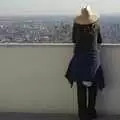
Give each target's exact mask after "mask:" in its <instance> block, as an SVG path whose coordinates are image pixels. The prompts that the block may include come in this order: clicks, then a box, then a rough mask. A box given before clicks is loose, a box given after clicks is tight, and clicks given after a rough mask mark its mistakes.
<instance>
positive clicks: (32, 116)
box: [0, 112, 120, 120]
mask: <svg viewBox="0 0 120 120" xmlns="http://www.w3.org/2000/svg"><path fill="white" fill-rule="evenodd" d="M0 120H79V118H78V116H77V115H73V114H40V113H16V112H0ZM96 120H120V115H116V116H114V115H111V116H105V115H101V116H99V118H98V119H96Z"/></svg>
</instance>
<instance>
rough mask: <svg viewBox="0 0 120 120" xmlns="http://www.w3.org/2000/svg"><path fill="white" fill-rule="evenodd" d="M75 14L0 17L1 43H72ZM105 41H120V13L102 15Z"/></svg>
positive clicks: (102, 33) (102, 30) (102, 32)
mask: <svg viewBox="0 0 120 120" xmlns="http://www.w3.org/2000/svg"><path fill="white" fill-rule="evenodd" d="M73 19H74V16H28V17H22V16H21V17H20V16H19V17H18V16H16V17H15V16H14V17H0V43H71V42H72V25H73ZM100 27H101V35H102V38H103V42H104V43H119V42H120V15H113V16H112V15H102V16H101V17H100Z"/></svg>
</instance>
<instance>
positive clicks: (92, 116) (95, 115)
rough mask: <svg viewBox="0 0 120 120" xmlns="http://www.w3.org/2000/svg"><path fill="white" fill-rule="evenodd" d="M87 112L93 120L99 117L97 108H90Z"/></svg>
mask: <svg viewBox="0 0 120 120" xmlns="http://www.w3.org/2000/svg"><path fill="white" fill-rule="evenodd" d="M87 114H88V117H89V118H90V119H91V120H92V119H96V118H97V117H98V116H97V113H96V110H95V109H94V110H88V112H87Z"/></svg>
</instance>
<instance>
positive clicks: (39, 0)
mask: <svg viewBox="0 0 120 120" xmlns="http://www.w3.org/2000/svg"><path fill="white" fill-rule="evenodd" d="M86 1H87V3H89V4H90V5H91V6H92V8H94V9H95V10H96V11H97V12H99V13H115V12H118V13H120V0H102V1H101V0H86ZM81 3H84V0H0V15H23V14H24V15H26V14H27V15H30V14H76V13H78V12H79V11H80V6H81Z"/></svg>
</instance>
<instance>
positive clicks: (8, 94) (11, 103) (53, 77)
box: [0, 45, 120, 114]
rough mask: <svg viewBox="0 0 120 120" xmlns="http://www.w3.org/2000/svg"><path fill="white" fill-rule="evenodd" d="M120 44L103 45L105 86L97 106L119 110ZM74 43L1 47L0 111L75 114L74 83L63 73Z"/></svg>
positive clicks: (117, 111) (109, 111)
mask: <svg viewBox="0 0 120 120" xmlns="http://www.w3.org/2000/svg"><path fill="white" fill-rule="evenodd" d="M119 53H120V46H103V47H102V51H101V58H102V59H101V61H102V64H103V68H104V74H105V79H106V84H107V86H106V88H105V89H104V91H103V92H102V93H101V92H99V95H98V99H97V110H98V111H101V112H103V113H107V114H112V113H114V114H120V104H119V101H120V94H119V93H120V87H119V86H120V64H119V61H120V56H119ZM72 54H73V45H40V46H36V47H31V46H28V47H27V46H21V47H20V46H16V47H5V46H4V47H0V112H40V113H48V112H49V113H75V114H77V96H76V94H77V91H76V84H74V86H73V88H70V85H69V83H68V81H67V79H66V78H65V77H64V74H65V71H66V69H67V65H68V63H69V61H70V59H71V57H72Z"/></svg>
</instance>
